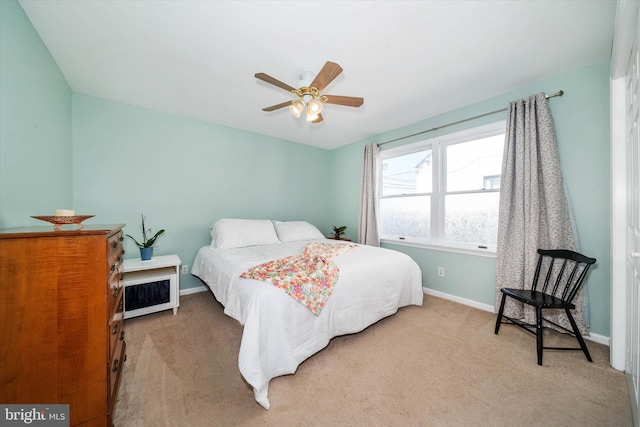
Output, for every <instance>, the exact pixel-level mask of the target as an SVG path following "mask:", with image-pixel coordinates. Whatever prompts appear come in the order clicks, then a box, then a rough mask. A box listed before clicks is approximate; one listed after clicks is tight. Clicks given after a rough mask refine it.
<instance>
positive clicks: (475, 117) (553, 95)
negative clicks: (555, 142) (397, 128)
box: [378, 90, 564, 146]
mask: <svg viewBox="0 0 640 427" xmlns="http://www.w3.org/2000/svg"><path fill="white" fill-rule="evenodd" d="M562 95H564V91H563V90H559V91H558V92H556V93H552V94H551V95H546V98H547V99H549V98H554V97H556V96H562ZM508 109H509V108H508V107H507V108H501V109H499V110H495V111H490V112H488V113H484V114H480V115H477V116H473V117H469V118H467V119H462V120H458V121H457V122H452V123H447V124H446V125H442V126H437V127H433V128H431V129H427V130H423V131H422V132H417V133H412V134H411V135H407V136H401V137H400V138H396V139H392V140H390V141H385V142H380V143H378V146H381V145H384V144H388V143H390V142H395V141H400V140H401V139H406V138H411V137H412V136H416V135H421V134H423V133H427V132H433V131H437V130H438V129H442V128H446V127H449V126H453V125H457V124H460V123H464V122H468V121H471V120H475V119H479V118H482V117H486V116H490V115H492V114H497V113H502V112H503V111H507V110H508Z"/></svg>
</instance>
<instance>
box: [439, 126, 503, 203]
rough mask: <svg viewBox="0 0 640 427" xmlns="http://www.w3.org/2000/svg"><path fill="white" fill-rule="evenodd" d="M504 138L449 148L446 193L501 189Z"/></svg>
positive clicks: (500, 136) (494, 138)
mask: <svg viewBox="0 0 640 427" xmlns="http://www.w3.org/2000/svg"><path fill="white" fill-rule="evenodd" d="M503 147H504V135H497V136H492V137H489V138H482V139H476V140H474V141H469V142H463V143H461V144H453V145H448V146H447V147H446V150H447V191H468V190H481V189H498V188H500V174H501V171H502V150H503Z"/></svg>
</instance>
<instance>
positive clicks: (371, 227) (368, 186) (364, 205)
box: [358, 143, 380, 246]
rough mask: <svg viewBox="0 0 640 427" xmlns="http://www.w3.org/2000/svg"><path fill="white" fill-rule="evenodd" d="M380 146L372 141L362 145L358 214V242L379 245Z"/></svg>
mask: <svg viewBox="0 0 640 427" xmlns="http://www.w3.org/2000/svg"><path fill="white" fill-rule="evenodd" d="M379 158H380V147H378V144H375V143H372V144H368V145H366V146H365V147H364V157H363V159H362V177H361V179H360V216H359V218H358V242H359V243H362V244H363V245H370V246H380V237H379V235H378V209H377V206H378V203H377V200H376V199H377V196H378V163H379Z"/></svg>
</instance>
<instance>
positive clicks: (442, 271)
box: [438, 267, 444, 277]
mask: <svg viewBox="0 0 640 427" xmlns="http://www.w3.org/2000/svg"><path fill="white" fill-rule="evenodd" d="M438 276H440V277H444V267H438Z"/></svg>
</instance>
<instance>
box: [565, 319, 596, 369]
mask: <svg viewBox="0 0 640 427" xmlns="http://www.w3.org/2000/svg"><path fill="white" fill-rule="evenodd" d="M564 311H565V312H566V313H567V317H568V318H569V322H571V327H572V328H573V333H574V335H575V336H576V339H577V340H578V342H579V343H580V348H581V349H582V351H583V352H584V355H585V356H587V360H588V361H589V362H593V360H591V355H590V354H589V349H588V348H587V344H585V342H584V339H583V338H582V334H581V333H580V331H579V330H578V325H576V321H575V320H573V316H572V315H571V311H569V309H568V308H565V309H564Z"/></svg>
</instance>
